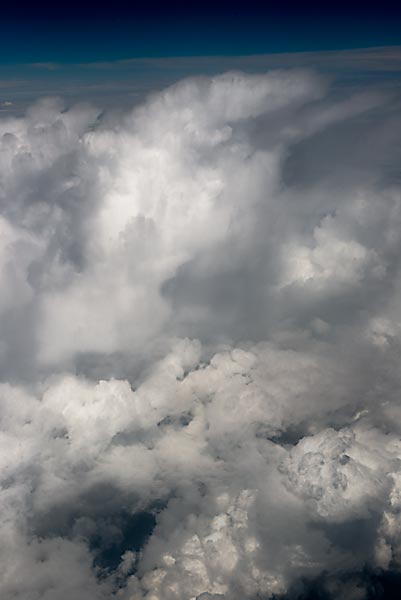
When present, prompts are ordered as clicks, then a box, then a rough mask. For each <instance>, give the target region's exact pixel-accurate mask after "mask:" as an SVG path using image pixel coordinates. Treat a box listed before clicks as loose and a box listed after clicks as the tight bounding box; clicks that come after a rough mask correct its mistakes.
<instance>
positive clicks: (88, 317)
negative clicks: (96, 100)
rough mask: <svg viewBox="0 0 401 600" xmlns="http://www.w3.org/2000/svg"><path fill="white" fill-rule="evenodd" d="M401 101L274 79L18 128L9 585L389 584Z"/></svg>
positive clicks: (395, 522) (91, 594) (199, 595)
mask: <svg viewBox="0 0 401 600" xmlns="http://www.w3.org/2000/svg"><path fill="white" fill-rule="evenodd" d="M398 115H399V96H398V95H397V91H394V93H393V94H388V93H387V94H386V95H383V94H378V93H377V92H372V91H369V90H364V89H363V88H360V89H356V90H355V91H353V92H351V91H350V90H348V91H347V92H346V93H344V92H342V91H341V90H339V89H338V88H335V87H334V88H330V86H329V82H328V81H327V80H326V79H325V78H322V77H319V76H318V75H316V74H314V73H312V72H309V71H272V72H270V73H267V74H262V75H245V74H242V73H239V72H229V73H226V74H223V75H220V76H216V77H210V78H209V77H204V78H194V79H187V80H184V81H182V82H179V83H178V84H176V85H174V86H172V87H169V88H167V89H166V90H163V91H161V92H159V93H157V94H154V95H152V96H150V97H149V98H148V99H147V101H146V102H145V103H144V104H142V105H141V106H139V107H137V108H135V109H134V110H133V111H129V112H125V113H123V114H118V115H117V114H116V113H109V114H108V113H105V114H100V113H99V111H97V110H96V109H94V108H93V107H91V106H89V105H84V104H82V105H76V106H74V107H72V108H70V109H68V110H65V109H64V107H63V104H62V102H61V101H60V100H58V99H52V98H48V99H43V100H40V101H39V102H37V103H36V104H35V105H34V106H32V107H31V108H30V109H29V110H28V111H27V113H26V115H25V116H24V117H23V118H3V119H2V120H0V169H1V181H0V207H1V216H0V288H1V290H2V293H1V297H0V331H1V342H0V359H1V360H0V378H1V384H0V396H1V404H0V426H1V430H0V445H1V450H2V451H1V459H0V484H1V492H0V493H1V499H0V502H1V507H2V515H3V518H2V521H1V524H0V536H1V540H2V544H1V549H0V553H1V559H0V592H1V597H2V598H4V599H5V600H39V599H40V600H64V599H66V600H67V598H68V599H70V598H72V597H73V598H76V599H77V600H80V599H81V598H82V600H83V599H84V598H85V600H101V599H110V598H113V597H115V598H118V599H120V600H144V599H145V598H146V599H147V600H195V599H197V600H207V599H212V598H226V599H227V600H243V599H244V598H247V599H248V598H249V599H254V598H266V599H267V598H284V597H285V598H306V597H307V596H306V595H305V594H306V592H305V589H307V588H308V585H309V583H308V582H311V581H313V582H316V581H320V583H319V585H320V593H321V596H319V597H322V598H340V597H341V598H343V599H344V600H362V599H364V598H373V597H380V593H379V592H377V590H376V588H375V590H376V591H374V592H372V589H373V587H374V585H376V583H377V581H379V579H380V577H384V576H386V574H388V573H390V572H391V573H395V574H396V573H397V569H398V568H399V566H400V560H401V521H400V517H399V514H400V507H401V440H400V433H401V402H400V398H399V389H400V369H399V356H400V353H399V350H400V345H401V344H400V342H401V327H400V323H399V321H400V319H399V315H400V300H399V297H400V296H399V293H400V284H401V279H400V274H399V267H400V247H401V227H400V226H401V195H400V186H399V178H398V175H397V171H396V168H397V165H399V159H400V146H399V141H398V140H399V132H400V119H399V116H398ZM380 581H382V580H380ZM372 582H373V583H372ZM374 582H376V583H374ZM372 586H373V587H372ZM376 592H377V593H376ZM375 594H376V595H375Z"/></svg>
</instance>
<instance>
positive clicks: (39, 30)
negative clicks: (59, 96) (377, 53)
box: [0, 0, 401, 64]
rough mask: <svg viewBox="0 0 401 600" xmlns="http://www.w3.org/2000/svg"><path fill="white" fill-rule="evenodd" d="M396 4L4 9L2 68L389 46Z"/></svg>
mask: <svg viewBox="0 0 401 600" xmlns="http://www.w3.org/2000/svg"><path fill="white" fill-rule="evenodd" d="M400 30H401V10H400V9H399V8H397V6H396V3H390V2H380V3H375V4H373V3H363V4H362V3H360V4H359V5H357V4H355V3H354V4H353V3H352V2H351V3H345V2H343V3H341V2H335V3H325V4H324V5H323V4H322V5H321V6H319V7H317V6H316V4H315V3H307V2H306V3H305V2H299V3H295V2H281V3H279V4H277V3H273V2H264V3H261V2H255V1H254V0H251V1H250V2H246V3H244V2H238V1H235V0H234V1H232V2H228V1H220V2H217V3H212V2H210V1H204V2H192V3H184V2H168V3H167V2H160V3H149V4H145V5H141V4H139V3H137V2H133V3H128V2H127V3H124V2H119V1H117V2H113V3H107V4H106V3H101V2H96V3H94V2H93V3H92V2H88V3H86V2H85V3H79V2H68V3H59V2H42V3H41V2H39V3H36V2H35V3H26V4H22V5H21V4H20V3H18V4H15V5H13V4H11V3H9V4H8V5H6V6H4V7H3V9H2V19H1V22H0V33H1V36H0V63H1V64H16V63H31V62H34V63H36V62H62V63H75V62H93V61H104V60H117V59H124V58H137V57H160V56H192V55H196V56H199V55H201V56H203V55H241V54H266V53H272V52H294V51H307V50H338V49H344V48H345V49H348V48H364V47H368V46H391V45H397V44H399V43H400V42H401V34H400Z"/></svg>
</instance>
